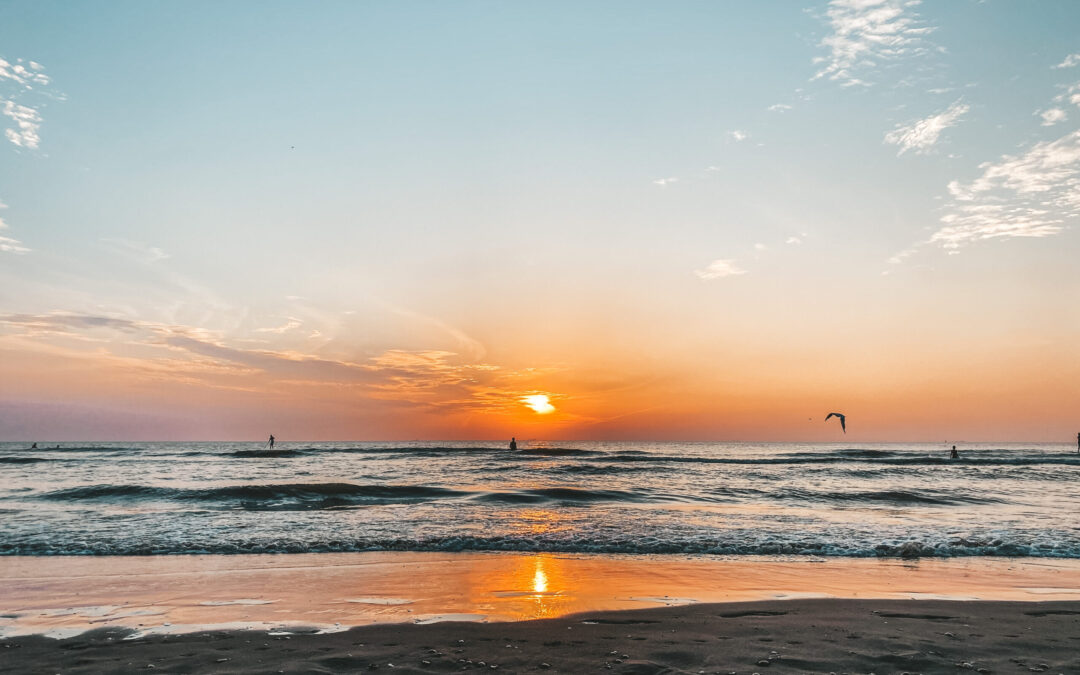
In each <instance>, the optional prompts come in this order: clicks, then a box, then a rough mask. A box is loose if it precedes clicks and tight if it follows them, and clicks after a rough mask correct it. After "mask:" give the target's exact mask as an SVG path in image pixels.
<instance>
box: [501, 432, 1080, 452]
mask: <svg viewBox="0 0 1080 675" xmlns="http://www.w3.org/2000/svg"><path fill="white" fill-rule="evenodd" d="M1076 438H1077V444H1080V434H1077V435H1076ZM510 449H511V450H517V438H515V437H513V436H511V437H510Z"/></svg>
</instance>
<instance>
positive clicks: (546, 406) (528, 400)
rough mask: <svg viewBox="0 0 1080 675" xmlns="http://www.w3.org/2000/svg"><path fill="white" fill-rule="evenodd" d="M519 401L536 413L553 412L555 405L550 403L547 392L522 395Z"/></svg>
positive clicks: (545, 413)
mask: <svg viewBox="0 0 1080 675" xmlns="http://www.w3.org/2000/svg"><path fill="white" fill-rule="evenodd" d="M521 402H522V403H524V404H525V405H527V406H529V407H530V408H532V409H533V411H535V412H536V413H537V414H538V415H547V414H548V413H553V412H555V406H553V405H551V399H549V398H548V397H547V394H533V395H532V396H522V397H521Z"/></svg>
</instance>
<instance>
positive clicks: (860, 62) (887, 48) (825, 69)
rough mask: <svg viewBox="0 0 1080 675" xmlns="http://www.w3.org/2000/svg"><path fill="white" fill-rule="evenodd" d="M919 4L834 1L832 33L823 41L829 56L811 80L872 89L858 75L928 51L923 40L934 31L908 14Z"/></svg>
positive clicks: (907, 0) (885, 0) (909, 0)
mask: <svg viewBox="0 0 1080 675" xmlns="http://www.w3.org/2000/svg"><path fill="white" fill-rule="evenodd" d="M918 4H919V0H832V2H830V3H829V9H828V10H827V11H826V16H827V17H828V21H829V26H830V28H831V29H832V33H831V34H829V35H828V36H826V37H825V38H824V39H823V40H822V41H821V46H822V47H825V48H826V49H828V50H829V55H828V56H822V57H818V58H816V59H814V62H815V63H823V64H824V65H823V66H822V68H821V70H819V71H818V72H817V73H816V74H815V75H814V77H813V78H812V79H815V80H816V79H819V78H822V77H824V78H828V79H830V80H834V81H836V82H839V83H840V84H841V85H843V86H845V87H847V86H853V85H869V84H870V83H869V82H868V81H866V80H864V79H862V77H860V75H859V73H861V72H863V71H869V70H871V69H872V68H875V67H876V66H877V65H879V64H880V63H882V62H887V61H896V60H899V59H902V58H907V57H910V56H915V55H918V54H922V53H925V52H926V51H927V48H926V46H925V45H924V39H923V36H925V35H926V34H927V33H930V32H931V31H933V28H931V27H928V26H925V25H923V24H922V23H921V21H920V19H919V16H918V15H917V14H915V13H914V12H910V11H909V10H910V9H911V8H912V7H915V6H916V5H918Z"/></svg>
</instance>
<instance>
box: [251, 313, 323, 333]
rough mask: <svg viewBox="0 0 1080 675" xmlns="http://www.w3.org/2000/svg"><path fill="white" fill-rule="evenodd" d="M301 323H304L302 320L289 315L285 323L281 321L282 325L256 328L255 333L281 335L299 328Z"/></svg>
mask: <svg viewBox="0 0 1080 675" xmlns="http://www.w3.org/2000/svg"><path fill="white" fill-rule="evenodd" d="M303 325H304V322H303V321H301V320H300V319H294V318H293V317H291V316H290V317H289V318H288V320H287V321H286V322H285V323H283V324H282V325H280V326H275V327H273V328H256V329H255V332H256V333H276V334H278V335H281V334H283V333H288V332H289V331H291V330H295V329H297V328H299V327H300V326H303ZM316 332H318V331H316Z"/></svg>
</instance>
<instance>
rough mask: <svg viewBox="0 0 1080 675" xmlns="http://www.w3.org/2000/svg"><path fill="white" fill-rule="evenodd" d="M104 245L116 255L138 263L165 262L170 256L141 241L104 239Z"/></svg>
mask: <svg viewBox="0 0 1080 675" xmlns="http://www.w3.org/2000/svg"><path fill="white" fill-rule="evenodd" d="M101 241H102V243H104V244H105V245H106V247H107V248H109V249H110V250H111V251H112V252H114V253H119V254H120V255H123V256H125V257H127V258H131V259H132V260H135V261H136V262H140V263H143V264H145V265H149V264H152V263H156V262H158V261H159V260H165V259H166V258H168V257H169V254H168V253H166V252H165V251H163V250H161V249H160V248H158V247H157V246H149V245H147V244H144V243H142V242H139V241H130V240H128V239H123V238H121V237H102V239H101Z"/></svg>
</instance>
